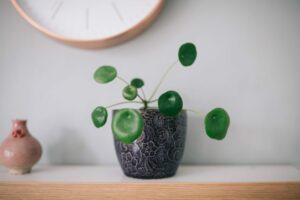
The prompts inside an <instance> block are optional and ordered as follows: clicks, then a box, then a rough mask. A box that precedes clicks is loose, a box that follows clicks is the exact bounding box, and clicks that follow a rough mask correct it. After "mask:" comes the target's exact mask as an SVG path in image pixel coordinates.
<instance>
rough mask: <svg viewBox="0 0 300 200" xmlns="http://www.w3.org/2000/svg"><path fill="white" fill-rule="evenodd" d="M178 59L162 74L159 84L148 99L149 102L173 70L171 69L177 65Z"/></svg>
mask: <svg viewBox="0 0 300 200" xmlns="http://www.w3.org/2000/svg"><path fill="white" fill-rule="evenodd" d="M178 61H179V60H178V59H177V60H176V61H175V62H174V63H173V64H172V65H170V67H169V68H168V69H167V71H166V72H165V73H164V75H163V76H162V78H161V79H160V81H159V83H158V84H157V86H156V87H155V89H154V91H153V93H152V95H151V96H150V98H149V100H148V101H149V102H150V101H151V100H152V98H153V97H154V95H155V93H156V92H157V90H158V88H159V86H160V85H161V84H162V83H163V81H164V80H165V79H166V77H167V75H168V74H169V73H170V71H171V70H172V69H173V67H174V66H175V65H176V64H177V63H178Z"/></svg>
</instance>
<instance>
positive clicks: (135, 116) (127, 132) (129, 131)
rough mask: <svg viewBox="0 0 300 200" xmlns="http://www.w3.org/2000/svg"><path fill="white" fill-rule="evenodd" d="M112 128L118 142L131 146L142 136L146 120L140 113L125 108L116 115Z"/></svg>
mask: <svg viewBox="0 0 300 200" xmlns="http://www.w3.org/2000/svg"><path fill="white" fill-rule="evenodd" d="M111 127H112V132H113V135H114V137H115V139H116V140H119V141H121V142H123V143H125V144H131V143H132V142H133V141H135V140H136V139H137V138H138V137H139V136H140V135H141V134H142V132H143V130H144V119H143V116H142V114H141V113H140V112H139V111H137V110H135V109H129V108H124V109H121V110H119V111H117V112H116V113H115V115H114V116H113V119H112V125H111Z"/></svg>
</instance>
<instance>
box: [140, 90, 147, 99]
mask: <svg viewBox="0 0 300 200" xmlns="http://www.w3.org/2000/svg"><path fill="white" fill-rule="evenodd" d="M141 91H142V94H143V97H144V99H145V100H146V99H147V97H146V94H145V92H144V89H143V88H141Z"/></svg>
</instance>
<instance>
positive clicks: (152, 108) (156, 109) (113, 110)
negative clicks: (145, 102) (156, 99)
mask: <svg viewBox="0 0 300 200" xmlns="http://www.w3.org/2000/svg"><path fill="white" fill-rule="evenodd" d="M121 109H123V108H115V109H111V111H112V112H116V111H118V110H121ZM129 109H136V110H139V111H145V110H155V111H158V112H159V110H158V108H157V107H148V108H146V109H144V108H129ZM182 112H183V113H187V110H186V109H182V110H181V112H180V113H182Z"/></svg>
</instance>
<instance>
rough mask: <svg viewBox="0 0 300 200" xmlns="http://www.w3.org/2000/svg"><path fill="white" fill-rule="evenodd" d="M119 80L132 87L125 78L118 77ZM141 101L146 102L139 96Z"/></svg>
mask: <svg viewBox="0 0 300 200" xmlns="http://www.w3.org/2000/svg"><path fill="white" fill-rule="evenodd" d="M117 78H118V79H119V80H120V81H122V82H123V83H125V84H126V85H130V84H129V83H128V82H127V81H126V80H125V79H124V78H122V77H120V76H117ZM137 96H138V97H139V98H140V100H141V101H145V99H143V98H142V97H141V96H140V95H139V94H138V95H137Z"/></svg>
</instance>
